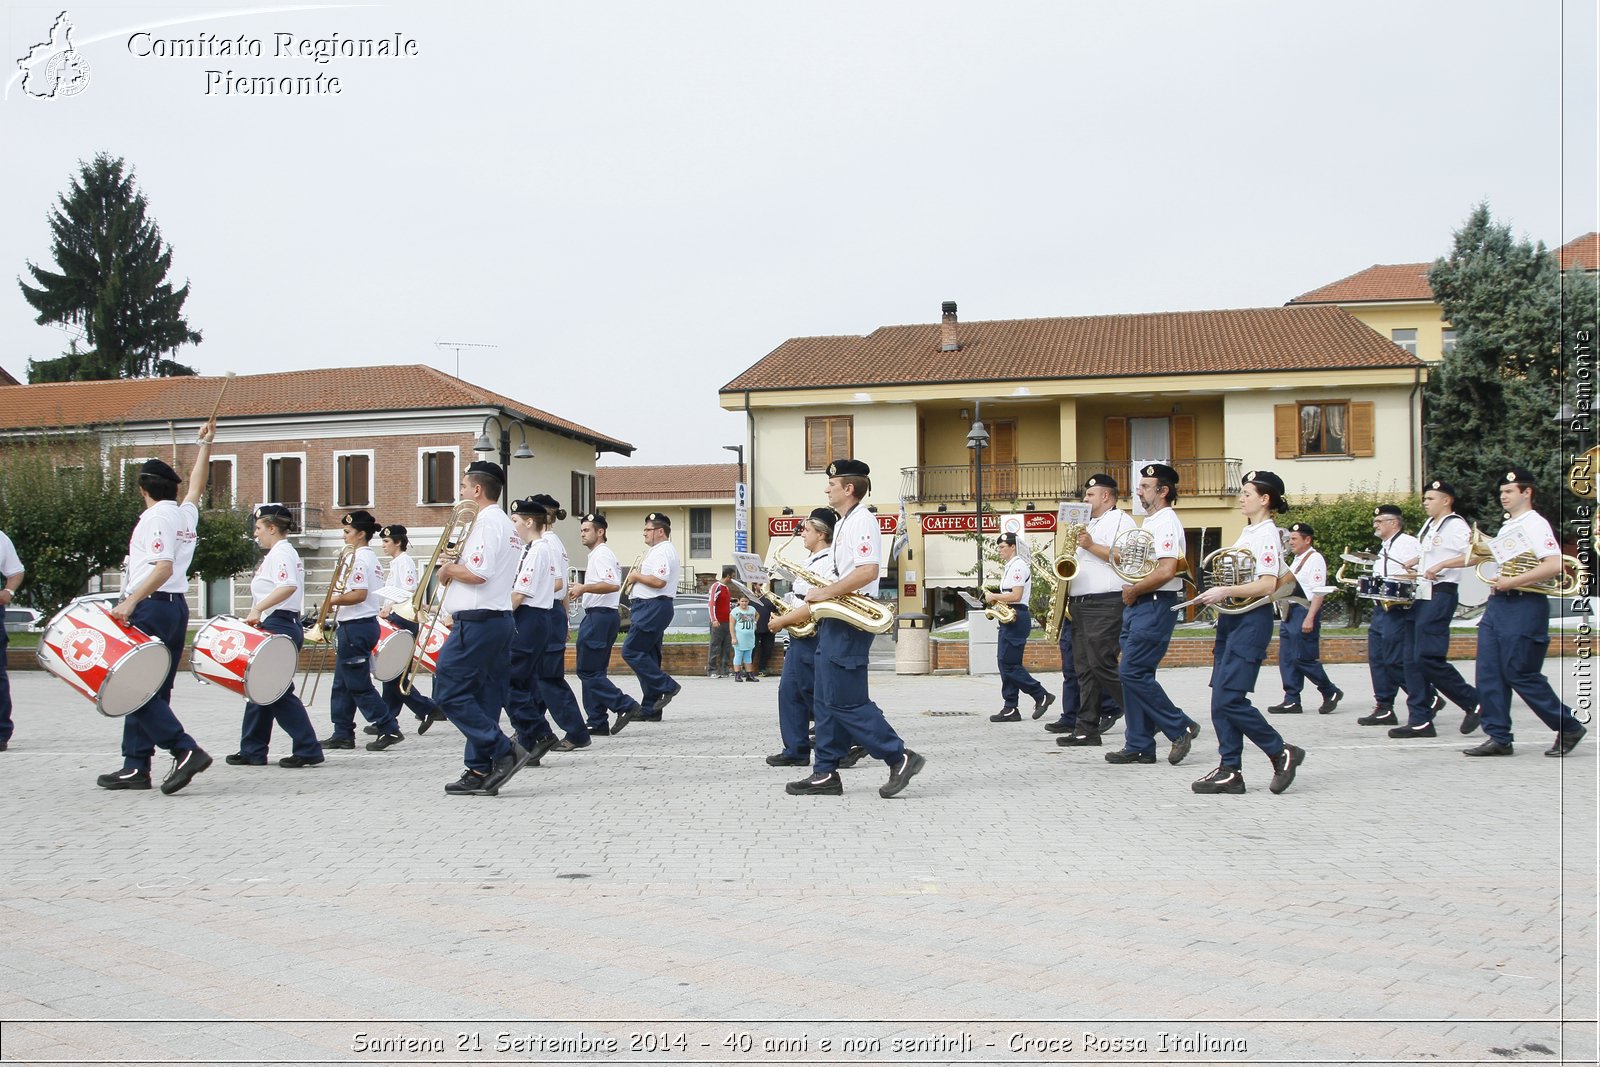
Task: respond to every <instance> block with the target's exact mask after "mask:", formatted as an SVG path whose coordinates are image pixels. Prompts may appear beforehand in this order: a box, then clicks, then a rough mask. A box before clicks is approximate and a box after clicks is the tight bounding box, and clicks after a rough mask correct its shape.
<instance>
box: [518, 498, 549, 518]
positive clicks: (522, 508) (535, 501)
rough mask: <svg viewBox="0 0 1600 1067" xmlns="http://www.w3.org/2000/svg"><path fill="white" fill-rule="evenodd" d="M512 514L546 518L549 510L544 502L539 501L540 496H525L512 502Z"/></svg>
mask: <svg viewBox="0 0 1600 1067" xmlns="http://www.w3.org/2000/svg"><path fill="white" fill-rule="evenodd" d="M511 514H513V515H528V516H533V517H537V518H544V517H545V516H546V515H548V514H549V512H547V511H546V510H545V506H544V505H543V504H541V503H539V498H538V497H534V496H525V497H523V498H522V499H521V500H513V501H512V502H511Z"/></svg>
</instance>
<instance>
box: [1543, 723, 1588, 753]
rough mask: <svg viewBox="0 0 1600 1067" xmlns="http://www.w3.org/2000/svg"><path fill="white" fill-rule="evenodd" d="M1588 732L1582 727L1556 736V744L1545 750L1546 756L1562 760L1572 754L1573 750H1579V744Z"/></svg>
mask: <svg viewBox="0 0 1600 1067" xmlns="http://www.w3.org/2000/svg"><path fill="white" fill-rule="evenodd" d="M1588 732H1589V731H1588V730H1585V729H1584V728H1583V727H1581V726H1580V727H1578V728H1577V729H1576V730H1565V731H1563V732H1561V733H1559V734H1556V742H1555V744H1553V745H1551V746H1550V747H1549V748H1547V749H1545V752H1544V754H1545V755H1546V756H1554V757H1556V758H1557V759H1560V758H1561V757H1562V756H1565V755H1566V754H1567V753H1568V752H1571V751H1572V750H1573V749H1575V748H1577V747H1578V742H1579V741H1582V740H1583V735H1584V734H1586V733H1588Z"/></svg>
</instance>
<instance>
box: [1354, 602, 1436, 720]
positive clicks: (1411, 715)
mask: <svg viewBox="0 0 1600 1067" xmlns="http://www.w3.org/2000/svg"><path fill="white" fill-rule="evenodd" d="M1412 612H1413V609H1412V608H1388V609H1385V608H1384V607H1383V605H1381V604H1374V605H1373V607H1372V622H1371V624H1370V625H1369V626H1368V627H1367V670H1368V672H1369V673H1370V674H1371V675H1372V698H1373V700H1374V702H1376V703H1378V704H1381V705H1389V706H1393V704H1394V701H1395V697H1396V696H1398V695H1399V693H1400V689H1401V687H1402V686H1403V687H1404V688H1405V691H1406V709H1407V715H1408V721H1410V722H1411V723H1422V722H1427V721H1428V720H1429V719H1431V718H1433V712H1432V711H1430V710H1428V706H1429V705H1430V704H1432V703H1433V691H1432V690H1431V689H1429V688H1428V683H1427V682H1426V681H1425V680H1424V679H1423V677H1422V671H1421V669H1420V668H1419V667H1418V665H1417V657H1416V651H1415V647H1414V646H1415V643H1416V634H1417V622H1416V616H1415V615H1414V614H1413V613H1412Z"/></svg>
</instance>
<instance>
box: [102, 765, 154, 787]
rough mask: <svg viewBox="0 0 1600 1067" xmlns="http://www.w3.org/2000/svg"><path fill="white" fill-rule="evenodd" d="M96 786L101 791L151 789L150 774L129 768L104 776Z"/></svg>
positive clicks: (135, 768)
mask: <svg viewBox="0 0 1600 1067" xmlns="http://www.w3.org/2000/svg"><path fill="white" fill-rule="evenodd" d="M94 784H95V785H97V786H99V787H100V788H101V789H149V788H150V772H149V771H141V770H139V769H138V768H137V767H128V768H126V769H125V770H120V771H117V772H115V773H113V774H102V775H101V776H100V777H98V778H96V779H95V780H94Z"/></svg>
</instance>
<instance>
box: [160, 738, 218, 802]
mask: <svg viewBox="0 0 1600 1067" xmlns="http://www.w3.org/2000/svg"><path fill="white" fill-rule="evenodd" d="M209 766H211V757H210V756H208V755H206V750H205V749H203V748H186V749H184V750H183V751H182V752H179V753H177V754H176V755H174V756H173V757H172V770H170V771H168V772H167V777H166V780H165V781H163V782H162V783H161V791H162V792H163V793H165V794H167V795H168V796H171V795H172V794H173V793H176V792H177V791H178V790H180V789H182V788H183V787H184V786H186V785H188V784H189V783H190V782H191V781H193V780H194V776H195V775H197V774H199V773H200V772H201V771H203V770H205V769H206V768H207V767H209Z"/></svg>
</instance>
